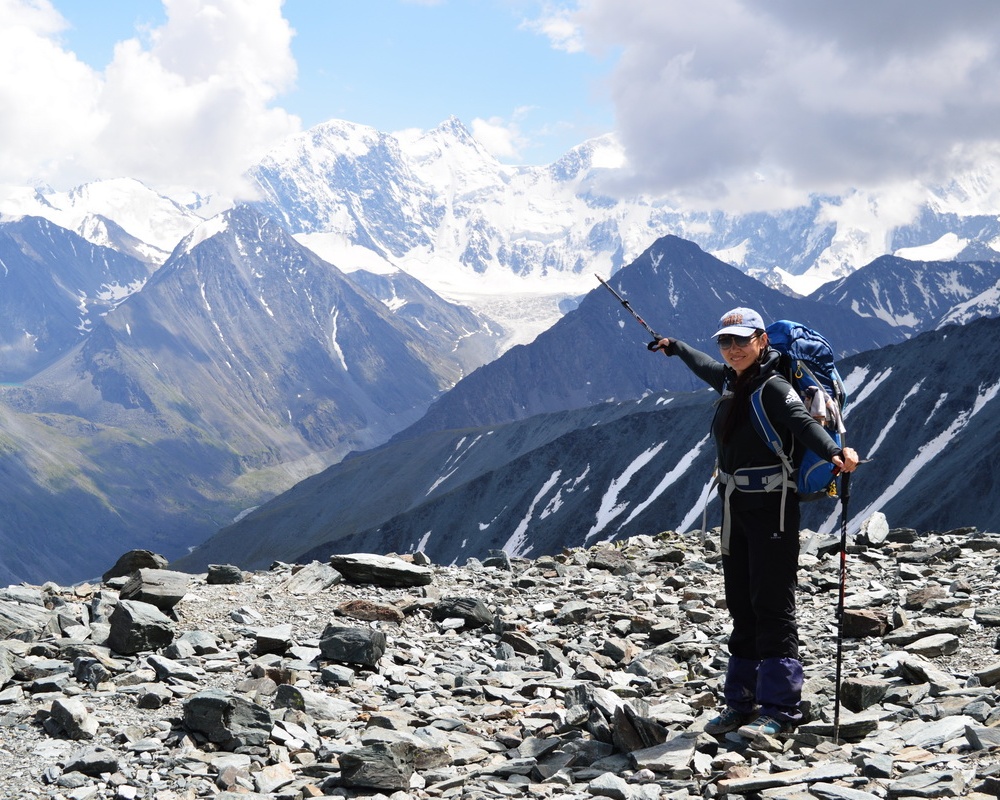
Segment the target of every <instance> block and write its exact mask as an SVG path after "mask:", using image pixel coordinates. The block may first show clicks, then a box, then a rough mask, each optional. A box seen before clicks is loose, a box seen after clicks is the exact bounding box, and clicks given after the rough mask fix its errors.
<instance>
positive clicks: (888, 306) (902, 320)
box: [809, 256, 1000, 335]
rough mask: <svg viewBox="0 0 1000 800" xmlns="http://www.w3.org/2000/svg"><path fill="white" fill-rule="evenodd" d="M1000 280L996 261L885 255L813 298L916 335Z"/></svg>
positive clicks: (829, 286) (828, 286) (830, 284)
mask: <svg viewBox="0 0 1000 800" xmlns="http://www.w3.org/2000/svg"><path fill="white" fill-rule="evenodd" d="M998 284H1000V262H997V261H908V260H906V259H903V258H897V257H896V256H882V257H881V258H877V259H875V260H874V261H873V262H872V263H870V264H868V265H866V266H865V267H864V268H863V269H860V270H858V271H857V272H854V273H852V274H851V275H848V276H847V277H846V278H841V279H840V280H837V281H833V282H831V283H828V284H826V285H824V286H821V287H820V288H819V289H817V290H816V291H815V292H813V293H812V294H811V295H809V299H811V300H818V301H820V302H822V303H832V304H834V305H837V306H839V307H841V308H850V309H851V310H853V311H856V312H857V313H858V314H860V315H861V316H864V317H872V318H877V319H882V320H885V321H886V322H888V323H890V324H892V325H893V326H895V327H897V328H898V329H899V330H901V331H904V332H905V333H906V334H907V335H912V334H914V333H917V332H919V331H924V330H928V329H930V328H933V327H936V326H937V325H938V324H940V323H941V321H942V318H944V317H945V316H946V315H948V314H949V312H951V311H952V310H953V309H954V308H955V307H956V306H958V305H960V304H963V303H967V302H968V301H970V300H972V299H974V298H976V297H978V296H980V295H982V294H983V293H984V292H987V291H988V290H990V289H994V288H995V287H996V286H997V285H998ZM994 308H995V304H994Z"/></svg>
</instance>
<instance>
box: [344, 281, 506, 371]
mask: <svg viewBox="0 0 1000 800" xmlns="http://www.w3.org/2000/svg"><path fill="white" fill-rule="evenodd" d="M349 278H350V279H351V281H352V282H353V283H355V284H356V285H357V286H360V287H361V288H362V289H364V291H365V292H367V293H368V294H370V295H371V296H372V297H375V298H377V299H379V300H380V301H382V303H383V304H385V306H386V308H388V309H389V310H390V311H391V312H392V313H393V315H394V316H395V317H396V318H397V319H398V320H401V321H403V320H405V321H406V322H408V323H409V324H410V325H412V326H413V327H414V329H415V330H416V331H417V335H418V337H421V338H423V339H424V340H425V343H426V346H427V348H428V349H429V350H431V351H433V352H435V353H437V354H438V355H439V357H440V358H441V359H443V360H446V361H450V362H454V363H456V364H458V366H459V367H460V368H461V370H462V374H465V373H467V372H471V371H472V370H474V369H476V367H478V366H480V365H482V364H485V363H487V362H488V361H490V360H492V359H493V358H494V357H495V355H496V352H497V343H498V339H499V337H500V336H501V334H502V333H503V331H502V330H501V329H500V328H499V327H498V326H496V325H495V324H492V323H490V322H488V321H486V320H484V319H483V318H482V317H480V316H479V315H477V314H475V313H474V312H472V311H471V310H469V309H468V308H466V307H465V306H461V305H458V304H456V303H449V302H448V301H446V300H444V299H443V298H442V297H440V296H439V295H437V294H435V293H434V292H432V291H431V290H430V289H429V288H427V286H425V285H424V284H422V283H421V282H420V281H418V280H417V279H416V278H413V277H412V276H410V275H407V274H406V273H405V272H402V271H396V272H392V273H389V274H381V273H374V272H369V271H368V270H364V269H359V270H355V271H354V272H351V273H349Z"/></svg>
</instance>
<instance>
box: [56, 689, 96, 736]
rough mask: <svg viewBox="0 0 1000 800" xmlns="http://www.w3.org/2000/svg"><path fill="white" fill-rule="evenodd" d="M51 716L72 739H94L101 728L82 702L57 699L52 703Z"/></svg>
mask: <svg viewBox="0 0 1000 800" xmlns="http://www.w3.org/2000/svg"><path fill="white" fill-rule="evenodd" d="M49 714H50V715H51V717H52V719H53V720H54V721H55V722H56V724H57V725H58V726H59V727H60V728H61V729H62V730H63V731H64V732H65V734H66V736H67V737H68V738H70V739H93V738H94V737H95V736H97V731H98V728H99V727H100V726H99V725H98V722H97V720H96V719H94V717H93V715H92V714H91V713H90V712H89V711H88V710H87V707H86V706H85V705H84V703H83V701H82V700H79V699H77V698H73V697H61V698H56V699H55V700H53V701H52V707H51V709H50V710H49Z"/></svg>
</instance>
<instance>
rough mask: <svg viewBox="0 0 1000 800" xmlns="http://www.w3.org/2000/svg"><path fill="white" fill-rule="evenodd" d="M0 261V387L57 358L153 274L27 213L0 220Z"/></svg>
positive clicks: (143, 265)
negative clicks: (0, 354)
mask: <svg viewBox="0 0 1000 800" xmlns="http://www.w3.org/2000/svg"><path fill="white" fill-rule="evenodd" d="M0 264H2V266H3V271H2V273H0V349H2V351H3V358H2V359H0V382H12V381H21V380H24V379H25V378H27V377H29V376H31V375H33V374H35V373H36V372H38V371H39V370H41V369H43V368H44V367H46V366H48V365H49V364H51V363H53V362H54V361H56V360H57V359H58V358H59V357H60V356H61V355H63V354H64V353H66V352H67V351H68V350H70V349H71V348H72V347H73V346H75V345H77V344H79V343H80V342H81V341H82V339H83V338H84V337H85V335H86V334H87V332H88V331H90V330H91V329H92V328H93V326H94V325H95V324H96V322H97V320H98V319H99V318H100V316H101V315H102V314H105V313H107V311H108V310H109V309H111V308H113V307H114V305H115V304H116V303H117V302H119V301H120V300H121V299H123V298H124V297H126V296H127V295H128V294H129V293H130V292H132V291H134V290H135V289H136V288H138V287H139V286H141V285H142V284H143V283H144V282H145V281H146V279H147V278H149V276H150V274H151V273H152V271H153V268H152V267H151V266H150V265H149V264H147V263H145V262H143V261H141V260H140V259H138V258H135V257H132V256H128V255H123V254H122V253H120V252H117V251H116V250H113V249H111V248H109V247H101V246H98V245H94V244H91V243H90V242H89V241H87V240H86V239H83V238H81V237H80V236H78V235H77V234H75V233H73V232H72V231H68V230H66V229H65V228H60V227H59V226H58V225H55V224H53V223H52V222H49V221H48V220H46V219H42V218H41V217H30V216H29V217H21V218H19V219H15V220H11V221H6V222H0Z"/></svg>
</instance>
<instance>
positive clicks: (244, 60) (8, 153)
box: [0, 0, 300, 193]
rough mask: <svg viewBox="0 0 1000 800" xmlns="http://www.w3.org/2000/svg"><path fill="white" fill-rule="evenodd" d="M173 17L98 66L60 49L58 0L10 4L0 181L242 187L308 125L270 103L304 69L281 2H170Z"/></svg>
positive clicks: (1, 5)
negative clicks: (247, 172)
mask: <svg viewBox="0 0 1000 800" xmlns="http://www.w3.org/2000/svg"><path fill="white" fill-rule="evenodd" d="M164 6H165V9H166V12H167V21H166V23H165V24H164V25H163V26H162V27H159V28H156V29H154V30H151V31H148V32H147V34H146V35H144V37H143V38H142V39H140V38H138V37H137V38H132V39H129V40H127V41H124V42H120V43H119V44H118V45H117V46H116V48H115V52H114V57H113V60H112V62H111V63H110V64H108V65H107V66H106V67H105V68H104V69H103V70H101V71H96V70H94V69H92V68H90V67H88V66H87V65H85V64H83V63H82V62H81V61H80V60H79V59H77V58H76V57H75V56H74V54H73V53H71V52H68V51H67V50H65V49H64V48H63V46H62V45H61V43H60V41H59V39H58V34H59V32H60V31H61V30H62V29H64V27H65V23H64V21H63V20H62V19H61V18H60V17H59V15H58V13H57V12H56V11H54V10H53V8H52V7H51V5H50V4H49V2H48V0H0V16H2V17H3V19H4V25H3V26H2V27H0V103H2V107H3V108H4V113H5V124H4V125H3V126H0V184H16V183H26V182H33V181H44V182H48V183H51V184H52V185H53V186H55V187H56V188H57V189H65V188H70V187H71V186H73V185H75V184H76V183H78V182H81V181H83V180H92V179H94V178H111V177H118V176H122V175H127V176H129V177H134V178H138V179H139V180H142V181H143V182H145V183H147V184H149V185H151V186H153V187H156V188H160V189H161V190H164V191H170V190H172V189H174V188H179V187H183V188H187V189H192V188H193V189H196V190H198V191H202V192H221V193H232V192H237V191H238V189H239V186H240V181H239V176H240V174H241V173H242V172H243V170H244V169H245V168H246V167H247V166H249V165H250V164H251V163H252V162H253V161H254V160H256V159H257V158H258V157H259V156H260V155H261V154H262V152H263V150H264V149H266V148H267V147H268V146H269V145H270V144H272V143H273V142H274V141H276V140H278V139H280V138H282V137H284V136H286V135H288V134H291V133H294V132H296V131H297V130H298V129H299V127H300V123H299V120H298V119H297V118H296V117H294V116H292V115H289V114H288V113H286V112H285V111H283V110H282V109H280V108H274V107H272V106H271V103H273V102H274V100H275V99H276V98H277V97H278V96H279V95H280V94H281V93H282V92H283V91H285V90H287V89H289V88H290V87H291V86H292V84H293V82H294V80H295V75H296V65H295V61H294V59H293V58H292V55H291V50H290V43H291V38H292V35H293V31H292V30H291V28H290V27H289V25H288V23H287V22H286V21H285V20H284V19H283V18H282V16H281V2H280V0H254V2H252V3H251V2H245V0H213V2H211V3H206V2H203V0H164Z"/></svg>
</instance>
